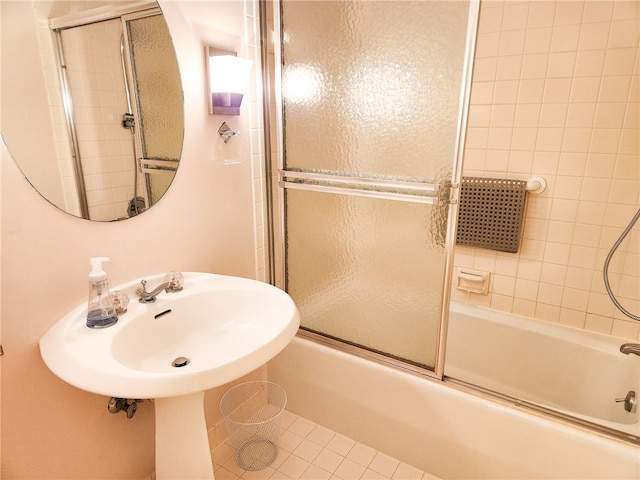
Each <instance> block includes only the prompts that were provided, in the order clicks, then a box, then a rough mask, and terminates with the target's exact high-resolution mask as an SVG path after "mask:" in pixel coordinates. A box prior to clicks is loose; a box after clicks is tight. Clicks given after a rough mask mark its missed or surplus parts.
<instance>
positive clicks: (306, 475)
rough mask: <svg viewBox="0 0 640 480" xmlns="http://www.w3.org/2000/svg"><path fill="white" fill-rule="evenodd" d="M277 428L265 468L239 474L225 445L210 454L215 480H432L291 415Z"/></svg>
mask: <svg viewBox="0 0 640 480" xmlns="http://www.w3.org/2000/svg"><path fill="white" fill-rule="evenodd" d="M281 422H282V423H281V434H280V440H279V444H278V450H279V451H278V457H277V458H276V460H275V461H274V463H273V464H272V465H271V466H270V467H267V468H266V469H264V470H259V471H246V470H244V469H243V468H241V467H239V466H238V464H237V463H236V460H235V456H234V450H233V447H232V446H231V445H230V444H228V443H226V442H225V443H223V444H221V445H219V446H218V447H217V448H216V449H215V450H213V466H214V469H215V477H216V480H265V479H270V480H356V479H361V480H437V477H434V476H433V475H430V474H428V473H425V472H423V471H422V470H419V469H417V468H414V467H412V466H411V465H407V464H406V463H403V462H400V461H399V460H396V459H395V458H392V457H390V456H388V455H385V454H384V453H382V452H378V451H376V450H374V449H373V448H370V447H368V446H366V445H363V444H361V443H358V442H355V441H353V440H351V439H350V438H347V437H345V436H344V435H340V434H338V433H335V432H333V431H331V430H329V429H327V428H325V427H322V426H320V425H317V424H315V423H313V422H311V421H309V420H307V419H305V418H303V417H299V416H297V415H294V414H293V413H291V412H287V411H285V412H284V413H283V417H282V420H281Z"/></svg>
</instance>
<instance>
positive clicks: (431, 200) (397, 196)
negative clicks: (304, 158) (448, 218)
mask: <svg viewBox="0 0 640 480" xmlns="http://www.w3.org/2000/svg"><path fill="white" fill-rule="evenodd" d="M279 185H280V186H281V187H283V188H290V189H295V190H309V191H314V192H324V193H339V194H342V195H355V196H359V197H370V198H379V199H383V200H401V201H404V202H411V203H424V204H426V205H441V204H442V203H444V202H442V200H440V199H439V198H438V197H426V196H424V195H411V194H407V193H397V192H384V191H377V190H364V189H357V188H344V187H331V186H328V185H316V184H312V183H298V182H288V181H283V180H281V181H280V182H279ZM447 203H451V202H447Z"/></svg>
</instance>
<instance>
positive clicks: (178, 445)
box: [154, 392, 213, 480]
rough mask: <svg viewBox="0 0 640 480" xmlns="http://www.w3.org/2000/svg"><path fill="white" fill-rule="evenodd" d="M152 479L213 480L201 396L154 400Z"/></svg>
mask: <svg viewBox="0 0 640 480" xmlns="http://www.w3.org/2000/svg"><path fill="white" fill-rule="evenodd" d="M154 403H155V409H156V479H157V480H213V463H212V461H211V449H210V447H209V436H208V435H207V422H206V420H205V416H204V392H197V393H192V394H189V395H181V396H179V397H168V398H156V399H154Z"/></svg>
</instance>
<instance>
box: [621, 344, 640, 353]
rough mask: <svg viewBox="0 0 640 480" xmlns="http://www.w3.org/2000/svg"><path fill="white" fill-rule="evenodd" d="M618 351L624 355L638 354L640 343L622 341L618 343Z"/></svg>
mask: <svg viewBox="0 0 640 480" xmlns="http://www.w3.org/2000/svg"><path fill="white" fill-rule="evenodd" d="M620 351H621V352H622V353H624V354H625V355H629V354H630V353H633V354H635V355H640V343H624V344H622V345H620Z"/></svg>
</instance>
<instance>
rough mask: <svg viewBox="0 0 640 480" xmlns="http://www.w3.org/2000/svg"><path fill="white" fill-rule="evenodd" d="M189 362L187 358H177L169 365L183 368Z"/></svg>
mask: <svg viewBox="0 0 640 480" xmlns="http://www.w3.org/2000/svg"><path fill="white" fill-rule="evenodd" d="M190 361H191V360H189V359H188V358H187V357H178V358H176V359H175V360H174V361H173V362H171V365H173V366H174V367H177V368H180V367H184V366H185V365H188V364H189V362H190Z"/></svg>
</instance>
